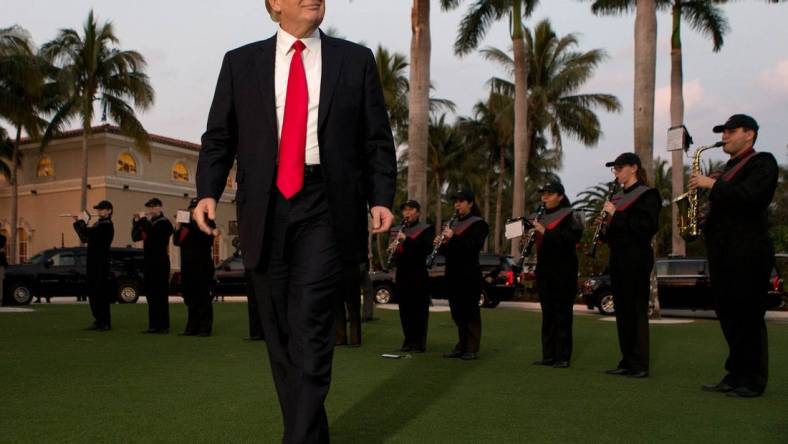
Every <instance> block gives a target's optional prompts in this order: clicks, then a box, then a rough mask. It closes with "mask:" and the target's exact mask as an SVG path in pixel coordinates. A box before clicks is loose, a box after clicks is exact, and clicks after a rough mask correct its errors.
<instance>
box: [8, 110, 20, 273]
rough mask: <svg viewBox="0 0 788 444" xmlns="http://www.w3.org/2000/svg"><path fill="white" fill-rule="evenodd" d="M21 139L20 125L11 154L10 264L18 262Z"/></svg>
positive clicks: (17, 128)
mask: <svg viewBox="0 0 788 444" xmlns="http://www.w3.org/2000/svg"><path fill="white" fill-rule="evenodd" d="M21 140H22V126H21V125H20V126H17V127H16V139H15V140H14V153H13V154H12V155H11V232H10V233H8V238H9V239H10V241H9V242H10V244H9V245H8V261H9V263H10V264H12V265H13V264H17V263H19V248H17V245H16V244H17V241H18V239H17V237H18V231H19V228H18V227H19V143H20V141H21Z"/></svg>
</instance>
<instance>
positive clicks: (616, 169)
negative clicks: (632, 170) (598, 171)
mask: <svg viewBox="0 0 788 444" xmlns="http://www.w3.org/2000/svg"><path fill="white" fill-rule="evenodd" d="M625 166H626V165H616V166H614V167H612V168H610V171H612V172H614V173H615V172H618V171H621V170H623V169H624V167H625Z"/></svg>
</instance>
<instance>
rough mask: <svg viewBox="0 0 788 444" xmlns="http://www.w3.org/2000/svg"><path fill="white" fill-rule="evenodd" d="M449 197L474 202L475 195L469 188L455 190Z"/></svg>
mask: <svg viewBox="0 0 788 444" xmlns="http://www.w3.org/2000/svg"><path fill="white" fill-rule="evenodd" d="M451 198H452V199H454V200H464V201H466V202H476V197H475V196H474V195H473V191H471V190H462V191H457V192H456V193H454V194H452V196H451Z"/></svg>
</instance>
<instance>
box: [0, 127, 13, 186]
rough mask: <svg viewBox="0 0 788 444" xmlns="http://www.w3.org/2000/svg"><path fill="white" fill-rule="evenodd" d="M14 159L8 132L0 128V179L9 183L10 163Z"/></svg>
mask: <svg viewBox="0 0 788 444" xmlns="http://www.w3.org/2000/svg"><path fill="white" fill-rule="evenodd" d="M13 157H14V142H13V141H12V140H11V138H10V137H8V132H7V131H6V130H5V128H3V127H2V126H0V177H3V178H4V179H5V180H6V182H8V183H11V162H12V161H13Z"/></svg>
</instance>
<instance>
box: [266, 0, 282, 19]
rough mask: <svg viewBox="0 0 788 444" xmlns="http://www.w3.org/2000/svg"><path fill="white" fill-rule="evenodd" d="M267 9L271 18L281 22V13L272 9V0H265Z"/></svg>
mask: <svg viewBox="0 0 788 444" xmlns="http://www.w3.org/2000/svg"><path fill="white" fill-rule="evenodd" d="M265 10H266V11H268V15H270V16H271V20H273V21H275V22H276V23H279V13H278V12H276V11H274V10H273V9H271V0H265Z"/></svg>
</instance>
